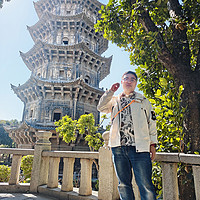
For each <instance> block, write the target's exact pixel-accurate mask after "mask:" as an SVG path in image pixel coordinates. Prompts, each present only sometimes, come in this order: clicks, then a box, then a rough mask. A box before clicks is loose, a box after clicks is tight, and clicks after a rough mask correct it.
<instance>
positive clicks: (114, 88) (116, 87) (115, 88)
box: [111, 83, 120, 92]
mask: <svg viewBox="0 0 200 200" xmlns="http://www.w3.org/2000/svg"><path fill="white" fill-rule="evenodd" d="M119 86H120V84H119V83H115V84H113V85H112V87H111V90H112V91H113V92H116V91H117V90H118V88H119Z"/></svg>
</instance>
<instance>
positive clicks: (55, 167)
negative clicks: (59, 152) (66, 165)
mask: <svg viewBox="0 0 200 200" xmlns="http://www.w3.org/2000/svg"><path fill="white" fill-rule="evenodd" d="M59 162H60V157H50V159H49V178H48V184H47V187H49V188H57V187H58V172H59Z"/></svg>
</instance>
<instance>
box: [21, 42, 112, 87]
mask: <svg viewBox="0 0 200 200" xmlns="http://www.w3.org/2000/svg"><path fill="white" fill-rule="evenodd" d="M20 55H21V57H22V59H23V61H24V63H25V64H26V65H27V67H28V68H29V69H30V70H31V71H32V74H33V75H34V76H37V77H39V78H42V79H47V80H65V81H71V80H74V79H77V78H78V77H80V76H82V77H83V78H84V80H85V81H86V82H88V83H89V84H90V85H91V86H94V87H98V86H99V82H100V81H101V80H103V79H104V78H105V77H106V76H107V75H108V74H109V73H110V65H111V61H112V56H111V57H109V58H105V57H101V56H100V55H98V54H96V53H94V52H93V51H91V50H90V49H89V48H88V47H87V46H86V44H85V43H79V44H75V45H67V46H61V45H53V44H46V43H43V42H41V41H40V42H38V43H36V44H35V45H34V46H33V48H32V49H31V50H29V51H28V52H27V53H25V54H24V53H22V52H20Z"/></svg>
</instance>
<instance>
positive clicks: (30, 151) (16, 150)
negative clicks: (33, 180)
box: [0, 148, 34, 156]
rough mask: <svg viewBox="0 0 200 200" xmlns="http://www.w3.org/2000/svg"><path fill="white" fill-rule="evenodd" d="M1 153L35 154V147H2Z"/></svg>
mask: <svg viewBox="0 0 200 200" xmlns="http://www.w3.org/2000/svg"><path fill="white" fill-rule="evenodd" d="M0 154H14V155H23V156H26V155H34V149H19V148H0Z"/></svg>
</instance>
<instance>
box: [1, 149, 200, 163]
mask: <svg viewBox="0 0 200 200" xmlns="http://www.w3.org/2000/svg"><path fill="white" fill-rule="evenodd" d="M0 154H14V155H24V156H25V155H34V149H19V148H0ZM42 156H45V157H46V156H50V157H67V158H85V159H99V152H90V151H43V152H42ZM155 161H158V162H169V163H171V162H172V163H174V162H175V163H179V162H182V163H188V164H193V165H200V155H195V154H184V153H164V152H163V153H162V152H157V153H156V158H155Z"/></svg>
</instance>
